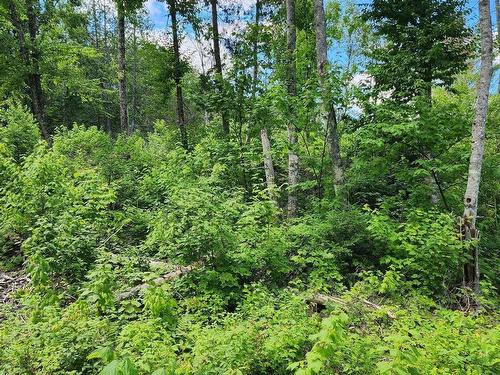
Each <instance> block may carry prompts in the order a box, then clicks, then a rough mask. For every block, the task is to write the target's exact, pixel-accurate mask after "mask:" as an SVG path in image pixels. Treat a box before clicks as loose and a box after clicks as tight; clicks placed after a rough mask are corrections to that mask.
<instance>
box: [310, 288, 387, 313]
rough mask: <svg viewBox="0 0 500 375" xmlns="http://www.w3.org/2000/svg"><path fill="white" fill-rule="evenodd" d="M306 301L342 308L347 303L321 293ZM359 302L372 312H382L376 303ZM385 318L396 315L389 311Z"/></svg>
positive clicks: (364, 300)
mask: <svg viewBox="0 0 500 375" xmlns="http://www.w3.org/2000/svg"><path fill="white" fill-rule="evenodd" d="M308 301H309V302H313V303H316V304H318V305H323V306H324V305H326V304H327V303H332V302H333V303H337V304H339V305H342V306H344V307H345V306H346V305H347V302H346V301H344V300H343V299H342V298H340V297H336V296H327V295H325V294H321V293H318V294H315V295H314V296H312V297H311V298H308ZM361 302H363V304H364V305H365V306H367V307H369V308H371V309H374V310H382V309H383V308H382V306H380V305H377V304H376V303H373V302H370V301H368V300H367V299H363V300H361ZM386 313H387V316H388V317H389V318H391V319H396V315H394V313H392V312H391V311H387V312H386Z"/></svg>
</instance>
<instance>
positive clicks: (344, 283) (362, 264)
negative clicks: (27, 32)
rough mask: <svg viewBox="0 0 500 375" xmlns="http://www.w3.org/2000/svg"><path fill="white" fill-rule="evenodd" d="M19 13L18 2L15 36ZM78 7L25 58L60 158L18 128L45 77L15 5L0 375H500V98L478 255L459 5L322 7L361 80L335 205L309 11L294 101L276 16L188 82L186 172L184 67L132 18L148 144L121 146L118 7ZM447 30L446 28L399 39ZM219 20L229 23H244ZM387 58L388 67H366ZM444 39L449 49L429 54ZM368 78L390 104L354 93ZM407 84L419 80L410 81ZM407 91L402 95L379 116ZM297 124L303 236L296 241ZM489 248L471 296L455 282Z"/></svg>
mask: <svg viewBox="0 0 500 375" xmlns="http://www.w3.org/2000/svg"><path fill="white" fill-rule="evenodd" d="M27 1H28V2H25V1H24V0H15V1H14V2H13V4H15V5H16V6H18V12H19V14H20V15H21V16H22V17H21V18H22V20H23V22H24V21H25V17H24V16H25V13H26V12H27V8H26V7H25V6H24V5H26V4H29V2H30V1H32V0H27ZM78 3H79V2H78V1H76V2H75V1H61V2H52V1H47V2H46V4H47V6H45V7H41V8H40V9H39V11H40V15H41V18H40V27H41V29H40V31H39V32H38V33H37V35H36V38H35V40H32V41H31V43H33V45H30V48H34V46H35V45H36V48H35V49H39V52H40V55H39V62H40V66H39V69H40V74H41V78H42V82H41V83H42V86H41V87H42V91H43V94H44V98H45V120H46V123H47V125H48V126H47V127H48V129H49V132H50V135H51V144H50V145H49V143H48V142H47V141H46V140H45V139H44V138H43V134H42V133H41V131H40V129H39V125H40V124H39V120H38V119H37V117H36V115H35V114H34V113H33V112H34V111H33V108H30V107H29V106H28V105H27V104H30V103H31V99H30V94H29V93H28V91H29V90H28V89H27V87H26V86H27V85H28V83H27V82H28V81H27V77H30V76H31V75H32V74H33V70H30V69H31V68H33V66H31V67H30V66H24V65H23V63H22V62H21V61H18V60H19V59H20V58H21V57H20V56H17V53H18V51H17V50H16V47H17V46H16V38H15V36H16V33H15V32H13V31H12V22H11V21H12V20H10V18H9V8H8V6H7V4H5V5H4V4H3V2H0V11H1V12H0V43H1V42H5V46H6V48H4V49H2V50H1V51H0V69H4V68H5V69H4V72H5V73H1V77H0V302H4V303H2V304H1V305H0V375H4V374H5V375H21V374H23V375H24V374H47V375H48V374H50V375H58V374H61V375H62V374H74V375H76V374H102V375H135V374H140V375H142V374H144V375H145V374H152V375H174V374H178V375H180V374H184V375H188V374H189V375H191V374H192V375H209V374H214V375H215V374H225V375H259V374H262V375H264V374H298V375H299V374H301V375H304V374H311V375H312V374H322V375H323V374H324V375H328V374H360V375H361V374H422V375H424V374H468V375H473V374H474V375H475V374H477V375H479V374H498V373H500V355H499V351H498V348H499V347H500V328H499V325H498V319H499V315H498V304H499V302H500V299H499V295H498V288H500V279H499V277H498V271H499V266H498V265H499V264H500V262H499V261H500V252H499V251H500V232H499V228H498V213H497V202H498V199H499V191H500V189H499V187H500V186H499V181H500V179H499V178H500V171H499V167H498V160H499V158H500V153H499V149H498V144H499V141H500V127H499V124H500V95H498V94H496V95H492V96H491V97H490V100H489V112H488V119H487V124H486V134H487V137H486V143H485V150H486V151H485V155H484V162H483V170H482V182H481V190H480V198H479V211H478V212H479V214H478V224H477V225H478V228H479V230H480V232H481V237H480V241H479V243H478V244H477V243H475V242H472V241H469V242H467V241H463V238H462V237H461V233H460V229H461V228H460V227H459V222H458V220H457V218H458V217H460V216H461V215H462V212H463V203H462V199H463V196H464V190H465V181H466V178H467V173H468V162H469V155H470V137H469V134H470V128H471V125H472V122H473V117H474V115H473V114H474V103H475V91H474V86H475V82H476V80H477V75H476V74H475V70H474V66H473V65H474V64H472V63H471V64H468V62H467V61H466V59H465V57H467V56H470V57H472V56H473V55H474V53H475V52H474V51H473V49H472V47H471V45H470V43H469V42H470V41H469V40H468V39H467V38H469V37H470V36H471V35H472V33H473V31H472V30H469V29H468V28H467V27H465V24H464V17H465V16H466V12H465V11H463V10H462V8H460V6H461V5H462V3H463V2H462V1H458V0H450V1H422V2H421V4H420V6H419V7H417V8H416V9H414V12H406V11H407V10H408V9H410V8H412V7H413V5H412V4H413V3H415V2H409V1H405V2H404V5H405V7H403V8H402V9H403V11H401V12H398V11H397V10H396V9H395V8H394V3H395V1H374V5H373V7H372V9H371V10H370V11H368V10H367V11H366V12H365V14H364V15H363V16H362V15H361V13H360V10H359V9H358V8H357V7H356V6H354V5H352V4H350V3H349V4H344V3H343V2H339V3H337V2H334V1H329V2H327V6H326V21H327V22H326V24H327V27H326V31H327V37H328V41H329V43H330V44H331V45H335V46H336V48H339V49H341V50H342V51H343V52H344V53H345V54H346V56H347V57H346V59H344V60H342V61H340V62H338V64H335V63H332V66H331V67H329V68H330V70H329V71H328V80H327V81H328V82H327V84H328V87H329V88H330V89H331V92H332V93H333V94H332V105H333V106H334V107H335V108H336V110H337V112H338V113H337V117H338V118H337V120H338V121H337V122H336V126H337V127H338V131H339V137H340V151H341V157H342V169H343V171H344V181H343V184H342V186H340V188H339V190H338V191H335V190H334V187H333V184H332V180H333V178H332V174H333V173H334V172H333V169H334V168H332V165H331V164H332V162H331V161H330V160H329V156H328V154H329V152H328V147H329V144H328V134H327V133H326V131H327V130H326V129H325V128H324V126H323V124H322V123H321V121H320V120H319V117H320V111H321V109H320V108H319V106H318V105H317V104H318V102H319V101H320V97H321V93H320V87H319V84H318V72H316V70H315V68H314V67H315V66H316V65H315V51H314V48H315V38H314V12H313V2H312V1H309V0H297V1H296V13H297V52H296V54H297V57H296V67H297V77H296V80H297V82H296V83H297V95H296V96H293V95H289V94H288V93H286V89H285V88H284V85H283V80H284V77H285V76H286V73H287V68H286V65H285V63H284V60H286V57H285V55H286V49H285V47H284V45H285V30H284V29H285V27H284V15H285V12H284V9H283V7H282V4H281V2H277V1H262V3H261V5H262V7H263V8H262V9H261V14H260V16H261V23H260V24H258V25H247V27H246V28H244V29H243V30H238V31H236V32H235V33H234V34H232V35H231V37H230V38H229V41H228V43H227V45H226V48H227V50H228V52H229V53H230V54H231V64H228V66H227V67H225V71H224V77H217V76H216V75H215V74H214V72H212V71H203V72H201V73H200V72H198V71H197V69H196V68H195V67H194V66H193V64H192V63H191V64H190V62H189V61H182V64H181V65H182V66H181V68H182V82H181V84H182V89H183V93H184V99H185V102H184V106H185V109H186V114H187V115H186V124H187V131H188V137H189V145H190V146H191V147H190V148H189V149H188V150H185V149H184V148H183V147H182V142H181V139H180V136H179V129H178V126H177V125H178V124H176V120H175V113H176V109H175V103H174V102H175V100H174V96H175V92H176V91H175V86H176V83H175V82H174V80H173V74H174V73H173V64H174V59H175V56H174V55H173V51H172V49H171V48H170V47H165V46H164V45H161V44H159V43H156V42H153V41H151V40H148V39H147V38H145V37H137V39H136V35H135V32H136V31H137V33H138V35H140V34H141V32H142V31H143V32H146V31H147V28H148V27H149V26H148V25H147V22H146V17H145V15H144V14H142V13H141V11H140V8H141V5H142V4H141V2H140V1H132V2H130V3H129V4H128V5H127V2H125V4H126V5H127V6H128V7H129V8H130V9H128V10H127V12H128V13H130V14H129V15H127V17H128V26H129V27H130V28H132V27H133V28H134V29H133V30H134V31H133V32H134V34H133V35H134V38H133V39H132V34H131V35H127V43H128V44H127V46H128V47H131V48H130V49H129V50H127V59H128V60H127V69H128V73H129V75H130V77H131V78H132V79H130V80H129V82H128V85H129V89H130V90H129V93H130V92H132V93H133V94H130V95H132V96H133V98H134V99H133V98H129V99H130V100H129V103H128V104H129V106H130V115H129V121H132V122H134V123H135V125H134V129H135V132H133V134H124V133H123V132H120V131H119V129H118V128H119V126H118V123H119V111H118V93H117V87H116V86H117V85H116V77H115V75H116V66H115V65H116V61H115V57H114V56H112V54H113V53H115V52H116V51H115V50H116V46H115V44H116V40H115V39H116V33H115V32H114V30H110V27H109V25H108V26H106V25H104V26H102V25H101V23H102V21H103V17H105V16H106V17H107V16H109V17H110V18H113V15H112V13H111V12H109V9H107V8H106V7H109V6H110V5H109V4H107V3H104V5H103V2H100V1H97V3H98V5H103V6H104V11H102V9H101V8H99V9H97V11H96V13H95V14H93V12H92V7H90V8H89V9H87V10H85V8H81V7H79V6H78ZM90 3H93V4H94V7H95V4H96V3H95V2H90ZM174 3H175V2H170V4H174ZM37 4H39V3H38V2H37ZM106 4H107V5H106ZM204 5H205V2H200V3H199V4H198V3H196V2H189V7H188V8H186V9H181V10H180V16H179V18H180V19H181V23H180V24H181V25H182V27H185V30H189V31H185V32H186V33H187V34H189V33H190V32H191V31H192V32H193V33H196V35H197V36H200V35H203V36H206V35H205V34H207V35H208V34H210V33H209V31H210V28H209V27H207V25H206V23H207V22H206V19H204V16H203V12H204V10H203V6H204ZM435 6H436V7H438V8H437V10H436V9H434V8H433V7H435ZM137 7H138V8H139V10H137V11H135V10H136V8H137ZM387 7H389V10H388V9H387ZM25 8H26V9H25ZM200 9H201V10H200ZM405 9H406V10H405ZM432 9H434V10H436V11H435V13H432V12H431V13H432V14H433V15H436V17H438V21H435V22H438V23H439V25H438V24H428V23H426V20H425V19H421V18H419V19H420V20H421V21H422V22H423V23H425V25H424V26H425V27H424V26H422V27H420V25H413V24H410V25H408V23H406V22H403V21H404V20H403V21H401V20H400V18H404V17H410V18H411V19H413V18H414V17H417V16H418V17H420V15H419V14H420V13H419V12H421V13H423V14H424V15H428V12H429V11H430V10H432ZM450 9H451V10H453V12H451V11H450V12H449V10H450ZM457 9H458V10H457ZM94 10H96V9H94ZM184 11H185V12H184ZM183 12H184V13H183ZM416 13H418V15H417V16H415V14H416ZM224 15H225V16H227V17H228V19H229V20H230V21H232V22H233V21H235V20H237V19H238V18H237V17H238V14H237V13H235V11H234V9H232V8H231V7H228V8H226V9H224ZM240 16H241V15H240ZM418 17H417V18H418ZM367 20H371V22H366V21H367ZM96 22H97V24H96ZM106 22H107V21H106ZM433 22H434V21H433ZM188 23H189V25H190V26H187V24H188ZM235 23H236V22H235ZM440 25H448V26H449V27H447V28H446V31H447V32H448V34H440V27H439V26H440ZM94 26H96V28H95V29H94ZM417 26H418V27H417ZM100 27H101V28H100ZM191 28H192V29H193V30H194V31H193V30H191ZM408 28H409V29H408ZM415 28H418V29H419V30H420V32H421V34H419V35H414V34H413V33H412V32H413V30H414V29H415ZM395 30H396V31H397V33H396V34H394V31H395ZM108 34H109V35H108ZM438 34H439V35H438ZM381 35H382V36H383V37H384V38H387V40H386V41H388V43H387V44H385V45H384V46H385V47H384V48H381V49H377V50H376V54H375V55H371V54H369V53H368V52H367V51H374V49H373V47H374V45H376V46H378V47H380V46H381V45H382V43H381V39H379V38H380V37H381ZM441 36H443V38H447V37H451V38H457V39H458V40H457V44H454V45H453V46H449V47H450V49H449V50H447V49H441V48H438V47H439V45H434V47H435V48H437V49H438V51H437V52H436V51H434V50H429V48H430V49H432V48H431V47H429V43H431V42H430V41H429V40H428V39H430V40H431V41H436V39H440V37H441ZM391 38H392V39H391ZM401 38H402V39H401ZM411 38H417V39H418V38H423V39H422V40H419V43H418V44H416V45H413V44H412V40H409V39H411ZM27 40H28V38H27V39H26V41H27ZM441 42H443V43H444V41H442V40H441ZM458 42H460V43H458ZM104 43H107V44H104ZM400 43H402V44H401V45H402V46H403V49H402V50H399V51H395V49H394V48H395V45H399V44H400ZM431 44H432V43H431ZM254 46H257V47H258V53H257V54H254V52H255V50H254V49H253V48H254ZM410 47H411V48H410ZM108 48H109V49H108ZM413 48H415V49H413ZM110 50H111V52H113V53H110ZM420 50H423V51H425V52H426V53H429V55H430V56H431V58H432V59H437V60H440V61H441V62H442V65H441V66H438V67H435V68H436V71H435V72H433V73H432V79H430V81H427V83H429V84H430V85H434V86H432V88H431V87H430V86H429V88H431V90H430V91H426V90H427V88H426V90H424V92H420V91H419V89H420V88H421V83H422V82H423V81H425V79H422V80H423V81H421V77H420V76H419V74H420V73H421V72H420V71H415V70H413V69H412V68H411V66H410V65H412V64H413V65H415V66H417V65H420V66H425V65H426V63H427V62H425V61H427V60H428V59H429V58H430V57H429V56H426V55H423V54H420ZM366 54H369V55H370V57H371V58H372V60H370V62H371V63H372V64H375V65H371V66H372V68H374V69H375V70H376V69H380V70H379V71H378V73H380V74H382V75H383V78H382V80H380V81H378V82H377V83H379V84H381V85H382V86H383V87H380V86H375V87H371V86H369V85H368V86H365V85H357V84H354V81H355V76H357V75H358V73H360V72H363V71H364V69H365V66H364V65H363V64H364V63H363V62H362V60H364V58H365V57H366ZM396 55H397V56H396ZM13 56H14V57H15V58H16V59H17V60H14V59H13ZM393 57H394V59H393ZM396 57H397V58H396ZM11 58H12V61H13V62H11V63H9V59H11ZM254 58H255V59H256V60H255V62H257V63H258V67H259V68H260V71H258V73H257V74H256V76H255V77H254V76H253V73H254V72H253V68H254V65H253V62H254V60H253V59H254ZM411 58H414V59H415V60H416V61H413V60H412V59H411ZM426 59H427V60H426ZM401 60H404V61H405V62H406V65H400V64H399V62H400V61H401ZM424 60H425V61H424ZM128 63H130V64H128ZM11 64H17V66H19V67H20V68H19V69H12V68H11V67H10V66H11ZM31 64H32V63H31ZM394 64H395V65H397V66H398V69H396V70H395V69H392V68H391V67H393V66H394ZM134 66H135V68H134ZM21 67H22V69H21ZM134 69H135V70H134ZM399 69H401V71H400V70H399ZM402 71H404V72H406V71H412V72H413V73H415V75H416V76H405V77H404V78H405V79H404V80H400V78H401V75H402V74H403V73H401V72H402ZM378 73H377V72H375V75H376V74H378ZM404 74H405V75H406V73H404ZM255 78H256V79H257V80H256V81H254V79H255ZM219 79H220V80H221V81H222V83H223V87H222V89H221V88H220V87H219V88H218V89H217V88H216V86H217V85H216V82H218V80H219ZM435 79H440V80H442V82H435ZM395 81H397V82H398V85H399V84H401V87H396V89H397V90H400V89H401V90H400V91H399V92H398V93H397V95H394V96H392V97H391V98H389V99H388V100H381V99H380V96H379V94H380V91H381V90H382V91H384V90H386V89H395V87H394V82H395ZM441 83H444V85H441ZM219 90H222V92H220V91H219ZM429 93H430V94H431V96H429V95H428V94H429ZM377 98H378V99H377ZM390 99H398V100H390ZM401 99H404V100H401ZM135 100H136V101H135ZM290 105H293V106H294V108H295V111H294V112H295V113H294V116H293V120H294V121H295V126H296V128H297V135H298V137H297V138H298V142H297V144H296V145H294V146H293V148H294V151H295V152H296V153H297V154H298V156H299V160H300V183H299V184H298V186H296V187H295V188H296V193H297V197H298V212H299V214H298V216H297V217H295V218H287V217H286V216H287V215H286V204H287V196H288V194H289V186H288V183H287V172H288V152H289V148H290V144H289V141H288V138H287V136H288V135H287V129H286V124H287V123H288V122H289V121H290V118H291V114H290V113H289V111H288V109H289V108H290ZM221 108H222V109H223V110H225V111H226V112H224V113H225V114H226V115H227V116H228V118H229V120H230V125H231V131H230V134H229V135H224V136H223V135H222V134H223V132H222V128H221V118H220V117H221V116H220V113H219V112H220V111H221ZM262 129H266V130H267V131H268V133H269V136H270V143H271V144H272V149H271V151H270V155H271V156H272V159H273V162H274V170H275V174H276V176H275V178H276V199H275V200H273V199H270V196H269V192H270V190H269V189H268V185H266V180H265V174H264V170H263V167H262V159H263V156H262V144H261V142H260V138H259V133H260V131H261V130H262ZM434 195H435V196H436V200H435V201H433V198H431V197H433V196H434ZM470 242H472V243H470ZM476 245H477V246H478V247H479V250H480V259H479V262H480V269H481V293H480V294H476V293H474V292H473V291H472V290H471V288H469V286H468V285H465V283H464V282H463V269H464V264H466V263H468V262H470V260H471V259H470V255H469V248H470V247H471V246H476ZM478 306H480V308H479V309H478Z"/></svg>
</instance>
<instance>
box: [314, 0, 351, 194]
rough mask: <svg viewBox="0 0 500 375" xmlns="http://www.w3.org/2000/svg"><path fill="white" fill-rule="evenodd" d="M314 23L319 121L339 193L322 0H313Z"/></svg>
mask: <svg viewBox="0 0 500 375" xmlns="http://www.w3.org/2000/svg"><path fill="white" fill-rule="evenodd" d="M314 25H315V29H316V64H317V69H318V75H319V81H320V89H321V99H322V107H323V108H322V111H321V123H322V124H323V129H325V131H326V132H327V141H328V146H329V149H330V158H331V161H332V166H333V188H334V190H335V194H336V195H339V193H340V188H341V186H342V184H343V180H344V173H343V169H342V159H341V157H340V141H339V134H338V126H337V113H336V110H335V106H334V105H333V101H332V98H331V95H330V93H329V87H328V78H327V74H328V57H327V51H328V46H327V42H326V22H325V10H324V8H323V0H314Z"/></svg>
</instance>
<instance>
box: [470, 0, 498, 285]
mask: <svg viewBox="0 0 500 375" xmlns="http://www.w3.org/2000/svg"><path fill="white" fill-rule="evenodd" d="M491 28H492V25H491V15H490V1H489V0H479V29H480V32H481V69H480V76H479V82H478V85H477V97H476V114H475V118H474V124H473V126H472V147H471V155H470V161H469V174H468V178H467V188H466V190H465V196H464V215H463V231H464V236H465V239H466V240H471V239H478V238H479V235H478V230H477V228H476V219H477V207H478V199H479V185H480V182H481V169H482V166H483V158H484V143H485V133H486V116H487V113H488V97H489V92H490V85H491V76H492V72H493V68H492V62H493V34H492V29H491ZM471 259H472V260H471V261H470V262H468V264H467V265H466V267H465V281H466V282H467V283H469V284H470V285H472V287H473V289H474V290H475V291H476V292H479V273H480V272H479V254H478V248H477V246H473V247H472V254H471Z"/></svg>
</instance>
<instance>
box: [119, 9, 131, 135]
mask: <svg viewBox="0 0 500 375" xmlns="http://www.w3.org/2000/svg"><path fill="white" fill-rule="evenodd" d="M116 10H117V17H118V24H117V26H118V90H119V97H120V127H121V130H122V131H126V132H127V133H128V132H129V126H128V111H127V80H126V71H125V4H124V1H122V0H118V1H117V3H116Z"/></svg>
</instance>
